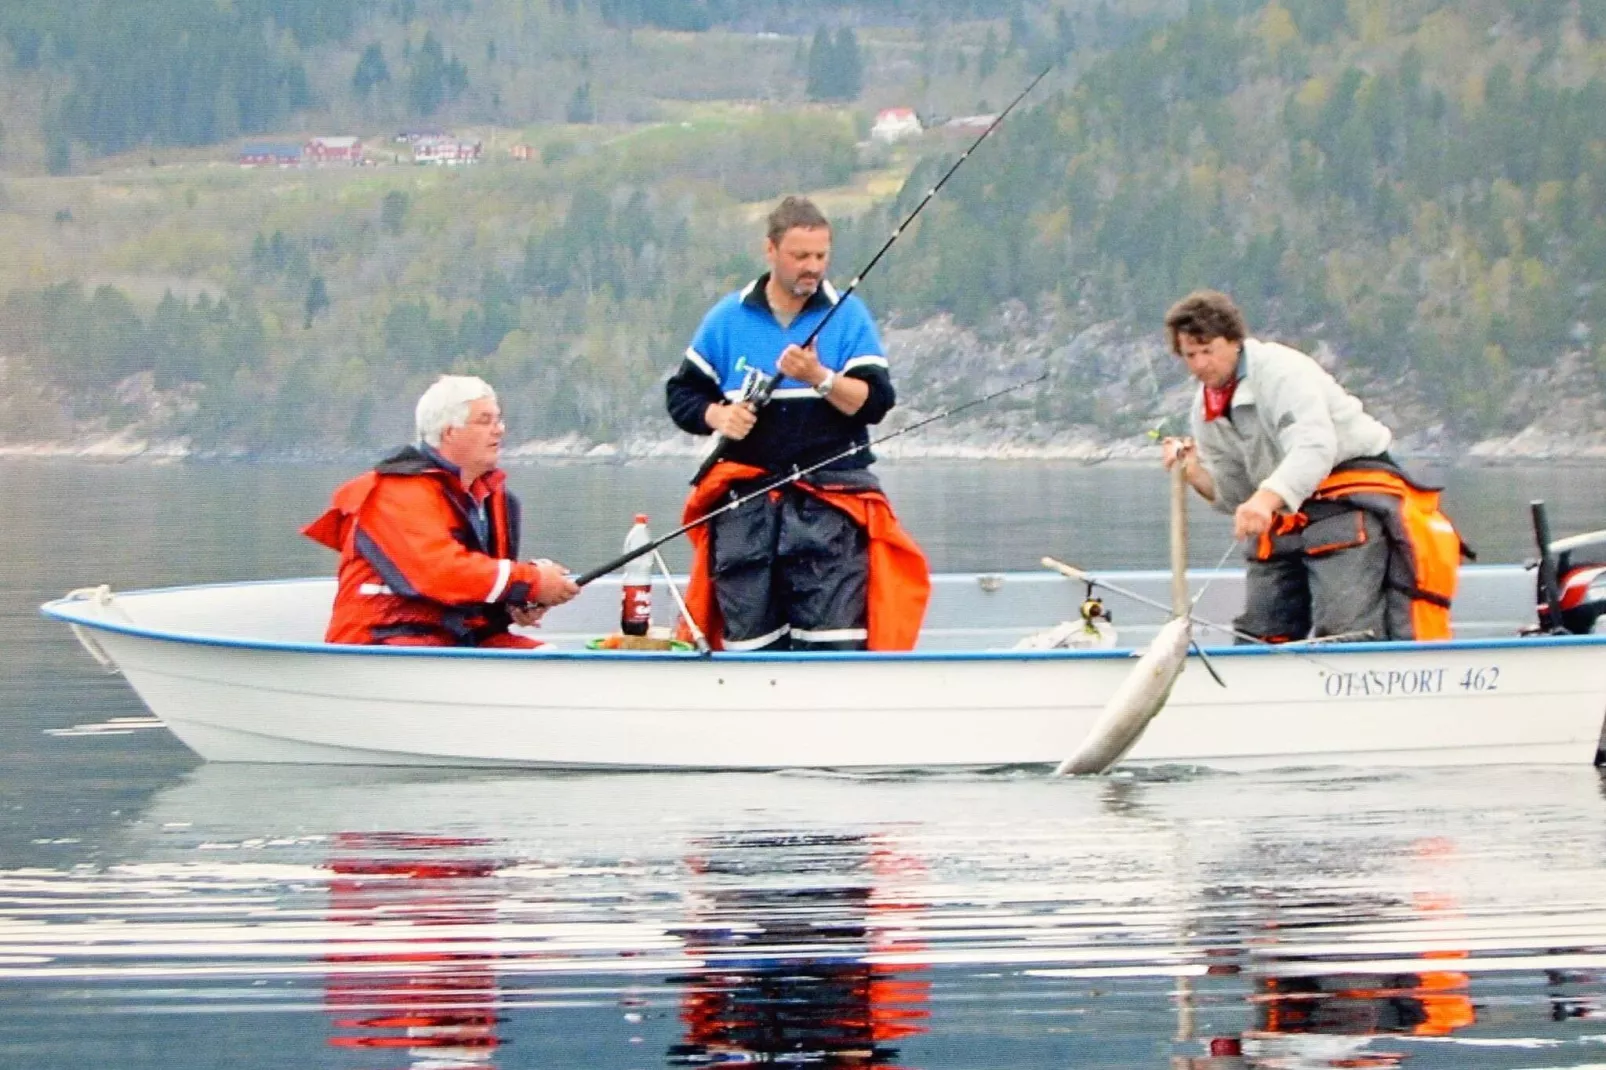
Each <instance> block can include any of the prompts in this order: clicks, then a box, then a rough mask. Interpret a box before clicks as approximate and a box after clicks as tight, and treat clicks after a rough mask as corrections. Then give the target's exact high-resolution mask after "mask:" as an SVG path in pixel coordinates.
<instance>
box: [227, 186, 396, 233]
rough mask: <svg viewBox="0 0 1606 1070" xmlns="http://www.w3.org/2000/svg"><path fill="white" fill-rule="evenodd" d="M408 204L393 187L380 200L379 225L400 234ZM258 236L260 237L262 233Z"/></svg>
mask: <svg viewBox="0 0 1606 1070" xmlns="http://www.w3.org/2000/svg"><path fill="white" fill-rule="evenodd" d="M408 206H409V200H408V197H407V194H406V193H404V192H402V191H401V190H399V189H393V190H391V191H390V192H389V193H387V194H385V198H384V200H382V201H380V202H379V225H380V226H381V227H383V228H384V229H385V232H386V233H387V234H400V233H401V232H402V230H403V228H405V227H406V226H407V209H408ZM257 237H258V238H259V239H260V238H261V235H260V234H258V235H257Z"/></svg>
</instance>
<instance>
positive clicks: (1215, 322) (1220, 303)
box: [1165, 290, 1249, 356]
mask: <svg viewBox="0 0 1606 1070" xmlns="http://www.w3.org/2000/svg"><path fill="white" fill-rule="evenodd" d="M1165 333H1166V339H1167V340H1168V341H1170V343H1171V352H1173V353H1175V354H1177V355H1178V356H1181V354H1182V345H1181V343H1180V342H1179V341H1178V339H1177V336H1178V335H1182V334H1186V335H1191V336H1192V337H1194V338H1197V339H1199V341H1201V342H1208V341H1210V340H1212V339H1215V338H1225V339H1226V340H1227V341H1229V342H1242V341H1243V340H1244V337H1245V336H1246V335H1247V334H1248V333H1249V331H1248V330H1247V329H1246V328H1245V327H1244V314H1243V313H1242V312H1239V311H1238V306H1237V305H1235V304H1233V303H1232V298H1230V297H1228V296H1227V295H1226V294H1224V293H1218V292H1217V291H1215V290H1195V291H1193V293H1191V294H1189V295H1188V296H1187V297H1184V298H1183V299H1182V300H1180V301H1178V302H1177V303H1176V304H1174V305H1172V306H1171V308H1170V309H1168V310H1167V311H1166V314H1165Z"/></svg>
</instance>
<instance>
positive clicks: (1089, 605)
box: [1079, 583, 1115, 629]
mask: <svg viewBox="0 0 1606 1070" xmlns="http://www.w3.org/2000/svg"><path fill="white" fill-rule="evenodd" d="M1079 612H1080V613H1081V614H1082V623H1083V625H1085V626H1086V627H1088V628H1090V629H1091V628H1093V627H1095V625H1094V621H1103V622H1104V623H1106V624H1114V623H1115V621H1114V620H1113V619H1111V617H1110V611H1109V609H1107V608H1106V607H1105V605H1104V600H1103V599H1102V598H1100V597H1099V596H1098V595H1096V594H1094V593H1093V585H1092V584H1091V583H1090V584H1088V585H1087V593H1086V594H1085V595H1083V597H1082V605H1081V608H1080V610H1079Z"/></svg>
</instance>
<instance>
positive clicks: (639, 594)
mask: <svg viewBox="0 0 1606 1070" xmlns="http://www.w3.org/2000/svg"><path fill="white" fill-rule="evenodd" d="M650 623H652V587H651V586H650V585H643V586H639V587H638V586H626V587H625V588H624V603H623V604H622V605H621V606H620V608H619V630H620V631H622V632H624V633H625V634H626V635H646V634H647V626H648V625H649V624H650Z"/></svg>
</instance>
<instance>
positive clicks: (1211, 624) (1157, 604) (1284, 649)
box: [1042, 542, 1376, 687]
mask: <svg viewBox="0 0 1606 1070" xmlns="http://www.w3.org/2000/svg"><path fill="white" fill-rule="evenodd" d="M1233 545H1234V546H1236V545H1237V543H1236V542H1234V544H1233ZM1228 549H1229V550H1230V549H1231V547H1229V548H1228ZM1042 565H1043V567H1044V568H1046V569H1050V570H1052V571H1054V572H1058V573H1059V574H1060V575H1062V576H1067V577H1069V578H1071V579H1073V580H1081V581H1082V582H1083V583H1085V584H1087V585H1088V586H1089V587H1102V588H1104V589H1105V590H1106V591H1112V592H1114V593H1115V594H1118V595H1121V596H1122V597H1124V598H1130V599H1131V600H1132V601H1134V602H1138V603H1141V604H1142V605H1145V606H1149V607H1151V608H1154V609H1158V610H1160V611H1161V612H1162V613H1170V612H1171V607H1170V606H1169V605H1167V604H1165V603H1164V602H1162V601H1160V600H1159V599H1158V598H1150V597H1149V596H1148V595H1143V594H1139V593H1138V592H1137V591H1134V590H1132V589H1131V588H1130V587H1123V586H1121V585H1120V584H1118V583H1112V582H1111V581H1109V580H1107V579H1104V578H1103V577H1100V576H1095V575H1093V574H1092V573H1091V572H1084V571H1083V570H1082V569H1079V568H1077V567H1076V566H1075V565H1067V564H1066V563H1065V562H1063V561H1059V560H1056V559H1054V558H1052V557H1045V558H1043V560H1042ZM1217 568H1218V569H1219V568H1220V566H1219V565H1218V566H1217ZM1200 593H1201V594H1202V593H1203V592H1202V591H1201V592H1200ZM1194 602H1195V603H1197V602H1198V598H1197V597H1195V598H1194ZM1188 618H1189V619H1190V620H1192V621H1194V622H1195V623H1198V624H1203V625H1204V626H1205V627H1206V628H1214V629H1215V630H1216V631H1218V632H1226V633H1227V634H1228V635H1230V636H1232V637H1233V638H1234V639H1238V640H1240V641H1242V642H1245V643H1252V644H1254V645H1257V646H1264V647H1269V648H1270V649H1271V650H1272V651H1273V652H1274V653H1283V654H1289V655H1292V656H1294V657H1297V658H1304V659H1306V660H1307V661H1310V662H1312V663H1314V664H1316V665H1318V666H1320V667H1321V668H1324V669H1327V670H1328V671H1329V672H1337V671H1338V670H1336V669H1334V668H1333V667H1332V666H1330V665H1327V664H1325V663H1323V662H1322V661H1321V659H1319V658H1313V657H1311V656H1310V655H1309V654H1307V653H1305V651H1306V650H1308V649H1309V648H1311V647H1313V646H1320V645H1323V640H1325V641H1326V642H1329V643H1330V642H1333V641H1335V640H1340V639H1375V638H1376V636H1374V635H1372V633H1371V632H1365V633H1346V634H1344V635H1342V636H1323V637H1320V638H1317V639H1296V640H1294V641H1293V642H1288V643H1273V642H1270V641H1268V640H1266V639H1264V638H1262V637H1261V636H1258V635H1251V634H1249V633H1248V632H1241V631H1239V630H1238V629H1237V628H1234V627H1232V626H1230V625H1227V624H1217V623H1216V622H1215V621H1211V620H1205V619H1204V618H1203V617H1196V616H1194V615H1193V614H1192V613H1191V612H1190V613H1189V614H1188ZM1193 649H1194V650H1195V651H1196V652H1197V653H1198V654H1199V655H1200V657H1201V658H1203V657H1204V651H1203V650H1202V649H1201V648H1200V647H1199V645H1198V644H1197V643H1195V644H1193ZM1210 675H1212V676H1216V673H1215V670H1214V669H1212V670H1211V672H1210ZM1216 682H1217V683H1220V684H1221V685H1222V686H1223V687H1225V686H1226V684H1225V683H1222V680H1221V677H1219V676H1216Z"/></svg>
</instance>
